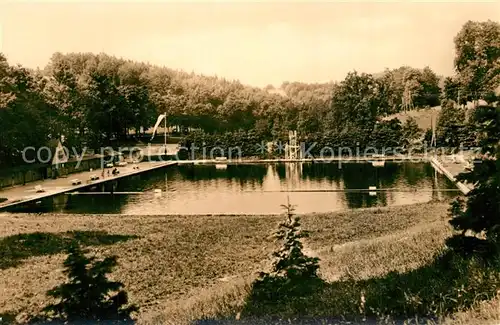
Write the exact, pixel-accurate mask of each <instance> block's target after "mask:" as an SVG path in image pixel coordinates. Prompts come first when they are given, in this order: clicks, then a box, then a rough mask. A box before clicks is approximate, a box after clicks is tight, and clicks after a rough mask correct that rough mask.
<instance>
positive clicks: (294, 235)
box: [245, 203, 324, 314]
mask: <svg viewBox="0 0 500 325" xmlns="http://www.w3.org/2000/svg"><path fill="white" fill-rule="evenodd" d="M282 207H283V208H284V210H285V217H286V219H285V220H284V221H283V222H281V223H280V224H279V228H278V230H277V231H276V232H275V233H274V234H273V236H274V238H275V239H276V240H278V241H280V242H281V246H280V247H279V248H278V249H277V250H276V251H275V252H273V257H274V261H273V265H272V270H271V271H270V272H269V273H267V272H261V273H260V275H259V277H258V278H257V280H255V281H254V283H253V284H252V290H251V294H250V296H249V299H248V303H247V306H246V310H245V312H247V313H258V314H266V313H272V312H275V311H277V310H278V309H279V308H285V306H290V305H292V306H294V307H293V308H295V309H300V308H303V307H304V305H303V304H302V303H301V301H302V299H304V298H306V297H307V296H308V295H310V294H312V293H314V292H315V291H316V290H318V289H320V288H321V287H322V285H323V284H324V281H323V280H322V279H321V278H320V277H319V276H318V269H319V258H317V257H309V256H307V255H305V254H304V252H303V245H302V242H301V239H302V238H305V237H307V236H308V232H307V231H304V230H302V229H301V226H300V218H299V217H297V216H295V215H294V207H293V206H292V205H291V204H290V203H288V204H286V205H282Z"/></svg>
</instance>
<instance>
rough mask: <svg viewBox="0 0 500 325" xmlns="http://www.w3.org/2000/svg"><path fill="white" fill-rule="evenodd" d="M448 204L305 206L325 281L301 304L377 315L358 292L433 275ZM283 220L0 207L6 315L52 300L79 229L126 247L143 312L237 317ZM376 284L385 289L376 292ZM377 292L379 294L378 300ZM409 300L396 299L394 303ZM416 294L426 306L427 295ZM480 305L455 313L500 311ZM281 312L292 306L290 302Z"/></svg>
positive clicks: (2, 310) (473, 315) (311, 248)
mask: <svg viewBox="0 0 500 325" xmlns="http://www.w3.org/2000/svg"><path fill="white" fill-rule="evenodd" d="M448 207H449V205H448V204H445V203H428V204H419V205H412V206H402V207H392V208H381V209H378V208H375V209H365V210H355V211H348V212H342V213H332V214H313V215H306V216H303V217H302V221H303V227H304V228H305V229H308V230H310V232H311V237H310V239H308V240H307V242H306V245H305V247H306V250H307V252H308V253H309V254H312V255H316V256H319V257H320V258H321V262H320V265H321V269H320V272H321V276H322V277H323V278H324V279H326V280H328V281H329V283H330V284H329V286H328V287H327V288H326V289H325V290H324V291H323V292H321V293H318V297H314V299H312V305H310V306H305V307H304V308H306V309H305V310H304V314H305V315H306V316H307V315H309V316H331V315H335V316H342V315H345V316H350V315H356V314H358V315H364V314H370V311H367V310H359V307H360V302H359V300H360V299H359V298H360V294H361V292H365V293H364V294H365V295H366V299H367V301H366V306H367V307H366V308H368V307H370V306H376V305H377V304H378V305H383V306H385V305H387V304H389V303H390V301H388V300H385V301H384V300H383V296H387V297H389V296H390V295H394V296H395V297H400V296H403V297H404V292H403V293H394V292H390V291H391V290H393V291H394V288H401V289H402V291H404V288H405V286H408V287H410V288H415V287H418V286H420V287H422V288H424V289H422V291H424V293H423V294H425V290H428V289H425V288H427V287H428V286H429V283H426V281H429V278H426V277H428V276H430V275H432V272H433V271H432V270H431V271H429V269H432V267H429V265H431V264H432V261H433V259H434V256H435V254H436V253H437V252H438V251H439V250H440V249H441V248H442V247H443V243H444V240H445V238H446V237H447V236H449V234H450V233H451V231H450V229H449V227H448V225H447V209H448ZM279 220H280V217H273V216H218V217H213V216H204V217H181V216H179V217H163V216H158V217H147V218H144V217H137V216H69V215H68V216H60V215H59V216H55V215H3V216H0V236H1V238H0V292H2V295H0V314H13V315H17V319H18V320H23V319H24V318H25V316H26V315H28V314H34V313H37V312H38V311H39V310H40V309H41V308H42V307H43V306H44V305H45V304H47V302H48V301H47V298H46V296H45V292H46V291H47V290H48V289H50V288H52V287H53V286H55V285H56V284H58V283H60V282H61V281H63V280H64V276H63V275H62V273H61V269H62V261H63V260H64V258H65V255H64V254H63V248H64V244H65V240H66V238H68V237H76V238H78V239H79V240H80V241H81V242H82V243H84V244H85V245H86V246H88V247H89V249H90V251H91V252H92V253H94V254H96V255H97V256H105V255H111V254H113V255H118V256H119V260H118V261H119V266H118V268H117V269H116V270H115V272H114V273H113V275H112V277H113V278H114V279H118V280H120V281H123V282H124V284H125V288H126V290H127V291H128V292H129V295H130V299H131V301H132V302H134V303H136V304H137V305H139V306H140V308H141V311H140V313H139V315H138V320H139V322H140V323H144V324H145V323H171V324H181V323H183V322H187V321H190V320H195V319H201V318H221V317H233V318H234V316H235V315H236V314H237V313H238V312H239V311H241V310H242V308H244V306H245V298H246V296H247V294H248V290H249V283H250V282H251V281H252V279H254V277H255V276H256V272H257V271H259V270H262V269H263V268H265V267H266V266H267V265H268V261H269V258H268V257H269V253H270V252H271V251H272V249H273V247H274V244H273V243H272V241H270V239H269V237H268V236H269V234H270V232H271V230H272V229H274V228H275V226H276V224H277V222H278V221H279ZM103 230H105V232H104V231H103ZM71 231H73V232H71ZM74 231H78V232H76V233H75V232H74ZM34 232H40V233H41V234H38V235H33V233H34ZM19 234H24V235H19ZM391 272H395V273H391ZM429 272H430V273H429ZM471 275H474V274H471ZM346 276H347V277H348V278H346ZM437 276H439V275H437ZM476 276H477V274H476ZM419 277H421V278H420V280H419ZM458 277H460V275H458ZM479 277H480V278H481V276H479ZM408 281H409V282H414V283H406V282H408ZM419 281H420V283H419ZM436 281H438V280H436ZM478 281H479V280H478ZM436 283H438V282H436ZM440 285H441V286H446V285H448V283H444V284H443V283H440ZM391 286H393V287H391ZM384 288H385V289H384ZM382 289H384V290H387V292H383V290H382ZM377 290H378V291H381V292H380V295H377V294H374V293H373V292H370V291H377ZM367 291H368V292H367ZM417 296H418V295H415V294H413V295H412V294H410V295H409V296H408V297H409V298H411V299H416V297H417ZM430 296H432V295H430ZM387 297H386V299H388V298H387ZM375 298H376V299H381V301H379V302H376V301H372V300H373V299H375ZM422 299H423V300H425V297H422ZM393 300H397V299H393ZM415 304H416V305H417V307H418V302H416V303H415ZM426 304H427V305H426ZM407 305H408V303H402V304H398V303H397V301H396V302H395V304H394V306H393V307H394V308H395V309H397V308H401V306H407ZM413 305H414V304H413ZM413 305H412V304H411V303H410V306H413ZM420 305H423V306H424V305H425V306H424V307H428V302H426V301H423V302H421V303H420ZM388 306H389V305H388ZM405 308H406V307H405ZM422 308H423V307H422ZM436 308H439V305H436ZM477 308H482V309H477ZM477 308H476V309H472V310H470V311H465V312H462V313H458V314H455V315H456V316H457V317H458V319H454V320H453V322H452V323H456V322H458V321H460V320H462V321H463V323H464V324H465V323H467V324H468V323H472V322H473V320H474V319H476V320H477V319H482V318H481V317H483V318H484V317H485V316H486V318H487V319H490V320H493V319H495V318H496V317H498V313H496V308H497V301H496V300H493V302H490V303H486V304H482V305H481V306H480V307H477ZM355 309H358V310H355ZM417 309H418V308H417ZM437 312H439V310H437ZM292 313H293V312H292ZM279 314H281V315H285V316H286V315H287V310H284V311H280V312H279ZM374 317H376V316H374ZM448 321H450V320H448ZM483 323H484V322H482V321H480V322H479V323H478V324H483Z"/></svg>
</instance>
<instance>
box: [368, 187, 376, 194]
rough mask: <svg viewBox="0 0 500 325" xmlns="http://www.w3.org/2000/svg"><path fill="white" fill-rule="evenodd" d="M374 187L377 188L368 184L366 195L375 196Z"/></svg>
mask: <svg viewBox="0 0 500 325" xmlns="http://www.w3.org/2000/svg"><path fill="white" fill-rule="evenodd" d="M376 189H377V187H376V186H369V187H368V190H370V192H368V195H370V196H376V195H377V192H374V191H375V190H376Z"/></svg>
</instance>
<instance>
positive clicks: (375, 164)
mask: <svg viewBox="0 0 500 325" xmlns="http://www.w3.org/2000/svg"><path fill="white" fill-rule="evenodd" d="M384 165H385V161H384V160H376V161H372V166H373V167H384Z"/></svg>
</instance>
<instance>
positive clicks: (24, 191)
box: [0, 161, 177, 209]
mask: <svg viewBox="0 0 500 325" xmlns="http://www.w3.org/2000/svg"><path fill="white" fill-rule="evenodd" d="M175 164H177V162H176V161H166V162H161V161H160V162H142V163H139V164H129V165H127V166H124V167H116V168H117V170H118V171H119V172H120V173H119V174H118V175H116V176H112V175H111V171H112V170H113V168H106V169H105V170H104V171H105V173H104V178H103V177H102V169H101V170H93V171H85V172H80V173H75V174H70V175H67V176H64V177H59V178H57V179H46V180H43V181H36V182H30V183H28V184H26V185H19V186H13V187H9V188H6V189H2V190H0V198H6V199H7V201H4V202H2V203H0V209H2V208H5V207H8V206H11V205H13V204H19V203H21V202H29V201H33V200H37V199H41V198H45V197H49V196H53V195H57V194H61V193H65V192H68V191H74V190H77V189H80V188H84V187H87V186H89V185H90V184H102V183H105V182H108V181H110V180H116V179H120V178H123V177H127V176H130V175H134V174H140V173H143V172H146V171H149V170H153V169H157V168H162V167H166V166H169V165H175ZM134 167H139V169H134ZM108 170H109V171H110V176H108ZM92 175H95V176H98V177H99V180H96V181H90V177H91V176H92ZM73 179H79V180H81V182H82V183H81V185H72V184H71V180H73ZM36 186H42V188H43V189H44V192H41V193H37V192H36V189H35V187H36Z"/></svg>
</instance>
